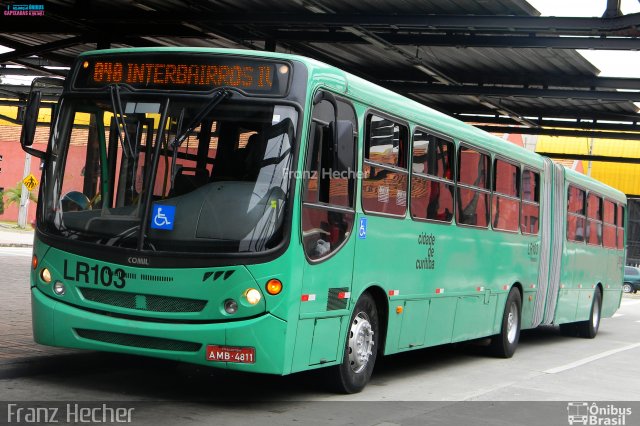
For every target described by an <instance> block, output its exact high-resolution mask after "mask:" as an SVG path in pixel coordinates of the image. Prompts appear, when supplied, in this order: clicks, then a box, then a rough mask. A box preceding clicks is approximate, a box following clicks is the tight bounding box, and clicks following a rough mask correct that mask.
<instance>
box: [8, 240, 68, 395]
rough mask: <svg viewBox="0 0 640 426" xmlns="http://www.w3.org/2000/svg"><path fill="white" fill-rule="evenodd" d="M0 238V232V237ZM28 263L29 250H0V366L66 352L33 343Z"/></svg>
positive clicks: (11, 248)
mask: <svg viewBox="0 0 640 426" xmlns="http://www.w3.org/2000/svg"><path fill="white" fill-rule="evenodd" d="M2 234H3V232H0V236H1V235H2ZM31 238H33V233H31ZM30 263H31V248H29V247H2V246H0V291H1V292H2V293H1V294H2V295H1V296H0V364H2V363H13V362H20V361H21V360H22V359H24V358H25V357H33V356H37V355H48V354H59V353H67V352H69V351H68V350H66V349H56V348H47V347H45V346H41V345H37V344H35V343H34V342H33V337H32V333H31V308H30V304H31V300H30V293H29V265H30ZM0 399H1V397H0Z"/></svg>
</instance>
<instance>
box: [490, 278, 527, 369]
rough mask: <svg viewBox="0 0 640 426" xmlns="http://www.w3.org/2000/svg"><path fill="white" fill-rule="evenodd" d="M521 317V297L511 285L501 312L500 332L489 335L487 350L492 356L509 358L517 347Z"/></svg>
mask: <svg viewBox="0 0 640 426" xmlns="http://www.w3.org/2000/svg"><path fill="white" fill-rule="evenodd" d="M521 318H522V297H521V296H520V292H519V291H518V289H517V288H515V287H513V288H512V289H511V291H510V292H509V296H508V297H507V302H506V303H505V305H504V313H503V314H502V326H501V329H500V333H499V334H496V335H495V336H492V337H491V344H490V345H489V350H490V351H491V353H492V354H493V355H494V356H497V357H500V358H511V357H512V356H513V354H514V353H515V351H516V348H517V347H518V340H520V327H521Z"/></svg>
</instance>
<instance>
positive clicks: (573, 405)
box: [567, 402, 631, 426]
mask: <svg viewBox="0 0 640 426" xmlns="http://www.w3.org/2000/svg"><path fill="white" fill-rule="evenodd" d="M629 416H631V408H629V407H619V406H617V405H615V404H605V405H603V403H600V405H598V404H596V403H595V402H593V403H591V404H589V403H588V402H569V403H568V404H567V422H569V424H570V425H575V424H578V425H585V426H592V425H593V426H595V425H598V426H600V425H602V426H625V425H627V424H629V423H627V420H628V417H629Z"/></svg>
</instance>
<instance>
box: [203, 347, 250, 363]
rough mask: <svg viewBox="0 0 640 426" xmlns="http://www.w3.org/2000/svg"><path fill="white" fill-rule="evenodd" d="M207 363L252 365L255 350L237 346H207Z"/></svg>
mask: <svg viewBox="0 0 640 426" xmlns="http://www.w3.org/2000/svg"><path fill="white" fill-rule="evenodd" d="M207 361H219V362H237V363H240V364H253V363H255V362H256V349H255V348H243V347H238V346H219V345H208V346H207Z"/></svg>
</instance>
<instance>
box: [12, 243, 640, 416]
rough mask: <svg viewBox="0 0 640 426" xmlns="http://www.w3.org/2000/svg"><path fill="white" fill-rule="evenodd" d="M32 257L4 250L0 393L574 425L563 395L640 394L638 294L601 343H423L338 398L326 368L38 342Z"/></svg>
mask: <svg viewBox="0 0 640 426" xmlns="http://www.w3.org/2000/svg"><path fill="white" fill-rule="evenodd" d="M29 260H30V250H29V249H25V248H0V271H2V273H1V274H0V290H2V296H1V297H0V401H110V402H112V403H113V404H119V405H118V406H120V405H123V404H125V405H126V404H133V406H135V407H136V410H138V411H137V413H138V417H137V420H136V422H134V424H161V425H164V424H177V423H180V424H185V425H196V424H250V425H254V424H255V425H261V424H264V423H267V422H268V423H272V424H274V425H278V424H292V425H302V424H318V425H321V424H367V425H393V424H426V423H430V424H447V425H448V424H452V425H465V424H473V425H474V426H475V425H497V424H498V425H500V424H503V425H505V426H506V425H509V426H512V425H538V424H540V425H546V424H560V425H562V424H567V423H565V422H566V421H567V417H566V416H567V404H566V402H563V403H559V402H558V401H589V403H591V401H640V393H639V392H638V377H640V362H638V359H640V295H631V296H629V295H626V296H625V297H624V299H623V305H622V307H621V309H620V310H619V312H618V313H617V314H616V316H615V317H614V318H610V319H605V320H603V321H602V324H601V328H600V333H599V335H598V337H597V338H596V339H594V340H586V339H579V338H567V337H563V336H561V335H560V334H559V332H558V330H557V329H555V328H553V327H546V328H540V329H537V330H531V331H527V332H523V334H522V337H521V344H520V346H519V348H518V352H517V353H516V355H515V357H514V358H512V359H509V360H501V359H494V358H491V357H488V356H486V355H485V353H484V351H483V348H481V347H478V346H470V345H447V346H443V347H437V348H430V349H425V350H420V351H414V352H412V353H405V354H401V355H396V356H391V357H386V358H384V359H383V362H382V363H380V365H377V366H376V370H375V372H374V377H373V379H372V382H371V383H370V384H369V386H368V387H367V388H366V389H365V390H364V391H363V392H362V393H360V394H357V395H335V394H332V393H330V392H327V391H326V390H325V388H324V387H323V385H322V384H321V383H322V375H323V372H322V371H321V370H320V371H316V372H309V373H302V374H295V375H292V376H286V377H274V376H266V375H247V374H237V373H230V372H225V371H219V370H214V369H207V368H201V367H197V366H191V365H185V364H180V363H175V362H168V361H162V360H154V359H147V358H139V357H131V356H123V355H113V354H105V353H95V352H83V351H67V350H63V349H55V348H48V347H43V346H39V345H36V344H35V343H33V342H32V341H31V331H30V314H29V297H28V294H29V289H28V282H27V277H28V271H29ZM118 401H125V402H118ZM126 401H128V402H126ZM131 401H134V402H131ZM425 401H426V402H425ZM481 401H492V402H491V403H481ZM496 401H502V402H496ZM509 401H556V402H555V403H551V402H550V403H542V402H538V403H535V404H531V403H509ZM372 402H375V403H372ZM23 404H24V403H23ZM598 404H601V405H602V404H604V402H598ZM626 406H632V407H633V410H634V413H636V414H635V416H634V417H633V418H629V419H627V421H626V424H627V425H632V424H640V404H636V405H633V403H627V405H626ZM4 409H5V406H4V405H2V404H0V424H3V423H2V422H3V418H2V416H3V415H5V414H4V411H3V410H4Z"/></svg>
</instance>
